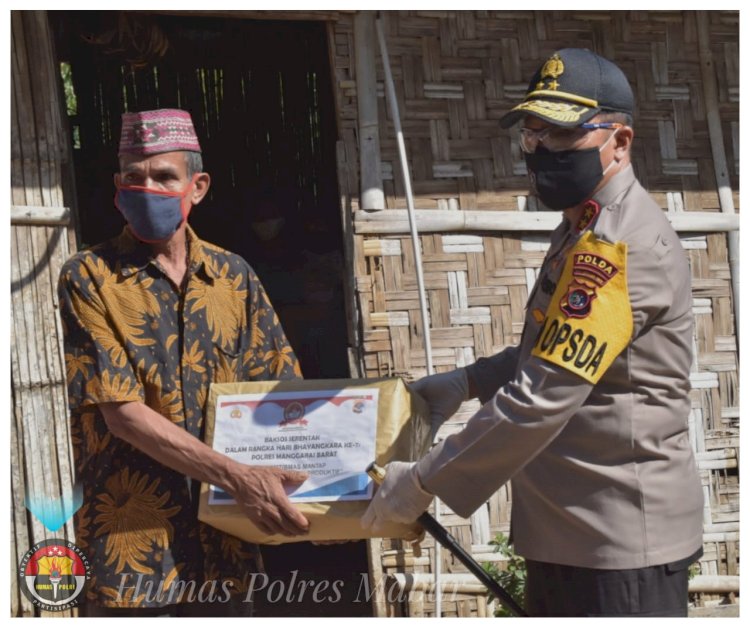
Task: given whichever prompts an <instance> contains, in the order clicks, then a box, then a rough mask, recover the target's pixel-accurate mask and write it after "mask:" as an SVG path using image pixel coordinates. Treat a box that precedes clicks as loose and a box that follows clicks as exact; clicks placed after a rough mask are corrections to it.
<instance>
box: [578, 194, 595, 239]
mask: <svg viewBox="0 0 750 628" xmlns="http://www.w3.org/2000/svg"><path fill="white" fill-rule="evenodd" d="M600 211H601V207H600V206H599V203H597V202H596V201H586V204H585V205H584V206H583V214H582V215H581V218H580V220H579V221H578V223H577V224H576V231H578V233H581V232H582V231H583V230H585V229H588V228H589V227H590V226H591V224H592V223H593V222H594V220H596V217H597V216H598V215H599V212H600Z"/></svg>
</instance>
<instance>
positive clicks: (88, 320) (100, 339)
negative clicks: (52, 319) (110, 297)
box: [58, 258, 145, 410]
mask: <svg viewBox="0 0 750 628" xmlns="http://www.w3.org/2000/svg"><path fill="white" fill-rule="evenodd" d="M58 299H59V301H60V318H61V320H62V324H63V338H64V352H65V370H66V377H67V382H68V398H69V405H70V409H71V410H76V409H79V408H83V407H85V406H92V405H96V404H99V403H105V402H126V401H141V402H142V401H144V399H145V397H144V393H143V388H142V387H141V385H140V384H139V383H138V380H137V378H136V376H135V373H134V371H133V368H132V366H131V365H130V362H129V361H128V358H127V354H126V352H125V347H124V346H123V344H122V342H121V341H120V340H119V339H118V337H117V334H116V333H115V331H114V330H113V328H112V325H111V324H110V319H109V317H108V315H107V312H106V309H105V307H104V304H103V303H102V301H101V298H100V297H99V294H98V292H97V291H96V288H95V287H94V284H93V282H92V281H91V279H90V277H89V275H88V271H87V269H86V266H85V264H83V262H81V261H80V260H79V259H77V258H74V259H73V260H70V261H69V262H68V263H66V264H65V266H63V269H62V271H61V273H60V279H59V281H58Z"/></svg>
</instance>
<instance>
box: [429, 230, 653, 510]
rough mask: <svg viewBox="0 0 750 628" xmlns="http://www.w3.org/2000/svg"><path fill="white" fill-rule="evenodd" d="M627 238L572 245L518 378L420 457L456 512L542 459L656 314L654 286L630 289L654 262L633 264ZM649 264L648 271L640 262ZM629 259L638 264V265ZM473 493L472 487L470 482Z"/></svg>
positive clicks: (588, 238)
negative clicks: (638, 326)
mask: <svg viewBox="0 0 750 628" xmlns="http://www.w3.org/2000/svg"><path fill="white" fill-rule="evenodd" d="M631 257H632V256H628V247H627V245H626V244H624V243H621V242H618V243H609V242H605V241H601V240H598V239H597V238H596V237H595V236H594V234H593V233H591V232H588V233H587V234H586V235H584V236H583V237H582V238H581V239H580V240H579V242H578V243H577V244H576V245H575V246H574V247H573V248H572V249H571V251H570V253H569V254H568V256H567V259H566V262H565V267H564V268H563V271H562V274H561V276H560V280H559V281H558V283H557V287H556V289H555V292H554V294H553V295H552V298H551V299H550V302H549V306H548V308H547V311H546V313H545V314H544V317H543V322H541V323H540V325H539V329H538V332H537V334H536V338H535V340H534V342H533V347H532V349H531V352H530V356H529V357H528V358H527V359H526V360H525V361H524V363H523V365H522V367H521V369H520V372H519V376H518V377H516V378H514V380H513V381H510V382H509V383H508V384H506V385H505V386H503V387H502V388H501V389H500V390H499V391H498V392H497V394H496V395H495V396H494V398H493V399H492V400H491V401H489V402H488V403H485V404H484V406H483V407H482V408H481V410H480V411H479V412H478V413H477V414H476V415H475V416H474V417H473V418H472V419H471V420H470V421H469V422H468V423H467V425H466V427H465V429H464V430H463V431H461V432H459V433H457V434H454V435H452V436H450V437H449V438H447V439H446V440H445V441H443V442H442V443H440V444H438V445H437V446H436V447H435V448H434V449H433V450H432V451H431V452H430V453H429V454H428V455H427V456H426V457H425V458H423V459H422V460H421V461H420V462H419V466H418V472H419V475H420V478H421V479H422V482H423V484H424V485H425V488H427V489H428V490H429V491H431V492H434V493H435V494H437V495H438V496H440V497H441V498H442V499H443V500H444V501H445V502H446V503H447V504H448V505H449V506H450V507H451V508H453V509H454V511H455V512H457V513H458V514H460V515H462V516H468V515H470V514H471V513H472V512H473V511H474V510H475V509H476V508H477V507H478V506H479V505H481V504H482V503H483V502H484V501H485V500H487V499H488V498H489V497H490V496H491V495H492V493H493V492H494V491H495V490H497V489H498V488H499V487H500V486H502V485H503V484H504V483H505V482H507V481H508V480H509V479H510V478H511V477H512V476H513V475H514V474H515V473H517V472H518V471H519V470H520V469H522V468H523V467H524V466H525V465H526V464H528V463H529V462H530V461H531V460H533V459H534V458H535V457H536V456H537V455H538V454H539V453H540V452H541V451H542V450H543V449H544V448H545V447H546V446H547V445H548V444H549V443H550V442H551V441H552V440H553V439H554V438H555V437H556V436H557V435H558V434H559V433H560V431H561V430H562V429H563V428H564V427H565V425H566V423H567V422H568V421H569V420H570V418H571V417H572V416H573V415H574V414H575V413H576V412H577V411H578V409H579V408H580V407H581V406H582V405H583V403H584V402H585V401H586V398H587V397H588V396H589V394H590V393H591V390H592V388H593V386H594V385H596V383H597V382H598V381H599V380H600V379H601V377H602V376H603V375H604V373H606V371H607V369H608V368H609V367H610V365H611V364H612V362H613V361H614V360H615V359H616V358H617V356H618V355H619V354H620V353H621V352H622V351H623V350H624V349H625V348H626V347H627V345H628V344H629V343H630V341H631V339H632V337H633V333H634V330H635V326H634V322H633V321H634V318H636V317H635V316H634V315H633V310H632V305H631V299H632V298H634V297H637V304H636V305H637V307H638V308H640V309H642V308H644V307H646V303H645V300H647V299H652V300H653V301H654V304H652V305H650V306H648V308H647V309H648V310H649V311H648V312H647V313H646V314H643V315H642V314H641V313H640V312H638V314H637V316H638V320H639V321H648V320H652V319H653V317H654V315H655V312H654V311H653V310H654V309H658V306H657V305H656V301H658V300H660V299H663V298H664V297H663V296H658V297H657V296H650V297H649V296H647V295H646V293H647V292H649V291H651V290H653V289H654V286H652V285H651V284H648V285H647V286H645V287H644V289H643V290H639V292H638V295H635V294H631V293H632V292H633V288H632V286H633V285H635V284H637V283H638V282H637V281H630V282H628V276H629V273H631V272H635V273H636V274H637V275H639V276H640V275H641V274H643V273H644V272H645V271H646V267H645V262H641V261H640V257H639V261H638V264H635V266H636V268H633V267H632V266H633V263H631V262H630V260H631ZM642 264H643V265H644V267H641V265H642ZM629 265H630V266H631V267H630V268H629ZM469 486H470V487H471V490H467V487H469Z"/></svg>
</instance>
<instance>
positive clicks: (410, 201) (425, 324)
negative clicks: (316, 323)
mask: <svg viewBox="0 0 750 628" xmlns="http://www.w3.org/2000/svg"><path fill="white" fill-rule="evenodd" d="M375 28H376V31H377V35H378V43H379V44H380V56H381V57H382V61H383V74H384V76H385V92H386V97H387V98H388V103H389V105H390V108H391V115H392V118H393V126H394V129H395V131H396V142H397V144H398V154H399V161H400V163H401V175H402V177H403V179H404V191H405V193H406V205H407V209H408V212H407V214H408V217H409V231H410V233H411V242H412V247H413V249H414V266H415V268H416V273H417V292H418V294H419V310H420V313H421V315H422V336H423V338H424V351H425V362H426V367H427V374H428V375H432V374H433V373H434V372H435V368H434V366H433V363H432V341H431V338H430V319H429V315H428V313H427V295H426V293H425V287H424V272H423V269H422V252H421V248H420V242H419V234H418V232H417V221H416V218H415V215H414V213H415V212H414V195H413V193H412V188H411V175H410V174H409V162H408V160H407V156H406V143H405V142H404V134H403V131H402V130H401V116H400V114H399V110H398V100H397V99H396V88H395V85H394V82H393V75H392V74H391V63H390V60H389V58H388V46H387V45H386V41H385V35H384V34H383V25H382V23H381V21H380V14H378V17H377V19H376V20H375ZM433 505H434V511H435V519H436V521H440V500H439V499H438V497H437V495H436V496H435V499H434V501H433ZM432 551H433V553H434V556H435V568H434V570H433V574H434V580H435V588H436V590H437V593H436V597H435V615H436V616H437V617H440V616H441V615H442V594H441V589H440V570H441V563H442V553H441V550H440V544H439V543H435V546H434V548H433V550H432Z"/></svg>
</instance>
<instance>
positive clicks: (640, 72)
mask: <svg viewBox="0 0 750 628" xmlns="http://www.w3.org/2000/svg"><path fill="white" fill-rule="evenodd" d="M354 21H355V18H354V17H353V16H346V15H342V16H340V17H339V20H338V21H337V22H336V24H335V29H334V34H333V37H334V51H333V52H334V61H335V72H336V81H337V85H336V88H337V89H336V98H337V104H338V108H339V115H340V140H341V142H340V145H339V168H340V174H339V182H340V185H341V191H342V208H343V211H344V223H345V225H347V228H349V229H351V239H352V242H353V250H352V251H351V256H352V263H353V267H354V278H353V285H352V291H353V294H354V298H353V302H354V305H355V307H354V309H355V310H356V316H353V317H352V320H353V329H352V333H353V334H355V337H356V334H358V333H359V334H361V336H359V337H356V340H355V344H357V345H358V347H359V348H360V349H361V353H360V354H359V355H358V359H359V362H358V365H359V368H360V369H361V371H362V372H363V373H364V374H365V375H366V376H368V377H376V376H385V375H398V376H403V377H405V378H410V379H411V378H418V377H421V376H423V375H424V374H425V372H426V370H425V368H426V367H425V355H424V350H423V336H422V323H421V320H420V314H419V303H418V295H417V290H416V278H415V270H414V256H413V253H412V249H411V244H410V240H409V238H408V237H406V236H405V235H403V234H404V233H405V226H404V225H405V223H404V220H405V216H404V215H403V213H399V212H396V213H393V212H389V211H386V212H371V213H368V212H364V211H361V209H371V208H370V207H367V208H361V207H360V196H359V194H360V189H359V185H358V184H359V181H360V180H361V177H362V175H361V174H360V163H359V161H358V157H359V156H360V155H362V157H363V159H364V158H365V157H366V156H367V155H366V153H367V152H371V150H372V148H371V147H372V145H373V137H371V135H366V133H367V134H372V135H374V139H375V140H377V141H379V152H378V155H377V156H376V160H377V159H379V160H380V162H381V167H380V174H381V175H382V182H383V192H384V199H385V207H386V209H387V210H394V209H403V208H405V207H406V200H405V198H404V190H403V184H402V181H401V178H400V170H399V168H400V166H399V162H398V155H397V149H396V142H395V139H394V132H393V125H392V123H391V121H390V112H389V113H388V114H386V101H385V99H384V97H383V73H382V65H381V63H380V55H379V52H378V51H377V48H374V49H371V51H370V53H371V54H374V56H375V58H376V63H377V93H378V97H377V112H378V113H377V123H376V126H374V125H369V126H366V127H364V126H363V127H362V128H360V127H359V126H358V125H359V124H362V121H358V105H361V103H358V102H357V99H358V98H364V97H365V95H366V89H365V88H364V85H358V83H357V80H358V76H357V68H358V67H359V66H356V65H355V59H356V53H357V38H356V37H355V27H354ZM383 22H384V28H385V33H386V38H387V42H388V46H389V51H390V59H391V65H392V71H393V75H394V80H395V82H396V91H397V94H398V98H399V108H400V111H401V118H402V125H403V130H404V135H405V138H406V144H407V151H408V154H409V159H410V166H411V174H412V178H413V187H414V191H415V196H416V198H415V204H416V207H417V208H420V209H423V210H433V211H431V212H428V211H425V212H424V213H423V216H426V215H430V216H433V217H434V216H438V217H440V218H443V219H444V218H446V216H447V217H449V218H450V219H451V220H452V219H453V217H455V216H456V215H457V214H456V213H457V212H465V217H466V218H471V220H474V219H475V218H477V216H479V217H481V215H482V213H483V212H496V213H497V215H498V216H511V218H515V217H516V215H515V213H514V214H513V215H511V214H500V213H499V212H517V213H518V214H521V215H520V216H518V220H516V221H513V220H506V221H505V222H506V223H507V224H508V225H510V226H509V227H508V228H507V230H493V229H492V228H491V227H486V228H484V229H471V227H470V226H469V227H468V228H467V229H463V228H462V229H461V230H456V229H451V228H450V227H447V228H446V227H441V226H439V223H440V221H437V223H436V222H435V221H434V220H432V219H427V218H424V219H423V220H420V224H421V226H422V227H423V228H424V227H427V229H428V230H429V231H430V232H429V233H422V235H421V248H422V256H423V264H424V274H425V283H426V289H427V296H428V303H429V311H430V317H431V327H432V343H433V352H434V362H435V366H436V369H437V370H438V371H445V370H449V369H452V368H455V367H456V366H462V365H465V364H469V363H471V362H473V361H474V360H476V359H477V358H478V357H480V356H484V355H490V354H492V353H494V352H497V351H499V350H501V349H502V348H503V347H505V346H507V345H509V344H514V343H517V342H518V341H519V339H520V334H521V331H522V324H523V315H524V304H525V302H526V298H527V295H528V293H529V290H530V288H531V286H532V285H533V282H534V281H535V279H536V274H537V272H538V268H539V266H540V265H541V262H542V259H543V257H544V253H545V248H546V244H545V241H546V239H547V236H548V234H547V233H546V231H549V230H550V229H551V228H552V227H551V226H550V225H546V226H545V225H544V224H539V221H538V220H537V218H538V215H537V216H535V215H534V214H526V213H522V212H518V210H523V209H526V208H527V207H526V205H527V201H529V202H533V200H531V199H527V198H526V196H525V194H526V190H527V184H526V179H525V167H524V163H523V160H522V157H521V155H520V152H519V149H518V145H517V140H516V136H515V133H516V131H515V130H508V131H505V130H502V129H500V128H499V126H498V119H499V117H500V116H501V115H502V114H503V113H504V112H505V111H507V110H508V108H509V107H510V106H511V105H512V104H514V103H516V102H518V101H519V100H520V99H522V97H523V94H524V92H525V89H526V85H527V81H528V78H529V77H530V76H531V74H532V73H533V71H534V70H535V69H536V67H537V65H538V64H539V62H540V60H542V59H543V58H545V57H546V56H547V55H549V54H550V53H551V52H553V51H554V50H555V49H558V48H562V47H567V46H578V47H588V48H591V49H593V50H595V51H596V52H598V53H599V54H602V55H603V56H605V57H608V58H610V59H612V60H614V61H615V62H616V63H617V64H618V65H620V67H622V69H623V70H624V71H625V73H626V74H627V75H628V77H629V79H630V81H631V83H632V85H633V86H634V90H635V95H636V102H637V110H636V112H635V120H636V126H635V128H636V140H635V145H634V167H635V170H636V173H637V175H638V177H639V179H640V180H641V182H642V183H643V184H644V186H645V187H646V188H648V189H649V190H650V191H651V193H652V194H653V196H654V197H655V199H656V200H657V202H659V203H660V204H661V206H662V207H663V209H664V210H665V211H668V212H670V214H669V215H670V217H671V218H673V219H674V220H675V221H677V220H679V221H680V222H679V224H680V225H681V227H680V235H681V239H682V242H683V246H684V249H685V253H686V255H687V256H688V258H689V260H690V266H691V271H692V285H693V297H694V300H693V305H694V314H695V321H696V327H695V350H696V351H695V353H696V357H695V363H694V365H693V372H692V375H691V381H692V385H693V391H692V393H691V400H692V412H691V415H690V435H691V439H692V442H693V445H694V447H695V450H696V452H697V458H698V463H699V466H700V471H701V477H702V481H703V486H704V494H705V497H706V508H705V514H704V522H705V535H704V549H705V555H704V557H703V558H702V560H701V574H702V575H735V574H737V573H738V569H739V543H738V542H739V511H738V501H739V484H738V473H737V465H738V446H739V439H738V428H739V407H738V404H739V401H738V353H737V348H738V345H737V337H736V334H735V321H734V315H733V307H732V295H731V277H730V265H729V263H728V252H727V242H728V240H729V241H731V239H732V238H736V232H734V235H732V230H733V229H737V228H738V222H737V221H736V217H733V216H731V215H727V214H722V213H721V211H720V209H721V208H720V195H719V193H718V192H717V181H719V182H721V181H722V180H723V179H722V177H724V178H725V179H726V178H727V177H728V181H727V183H728V185H730V186H731V190H732V192H733V193H732V194H731V195H729V198H728V200H729V207H728V209H729V210H730V211H731V209H732V208H731V204H732V203H733V204H734V206H735V207H736V208H739V198H738V193H737V192H738V187H739V180H738V175H739V139H738V127H739V73H738V65H739V56H738V51H739V32H738V22H739V14H738V13H736V12H710V13H697V12H656V11H654V12H648V11H646V12H632V11H625V12H612V13H610V12H590V11H586V12H579V11H577V12H546V11H543V12H531V11H528V12H527V11H516V12H488V11H472V12H453V11H452V12H445V11H443V12H436V11H431V12H425V11H420V12H385V13H384V17H383ZM358 36H359V35H358ZM360 54H361V51H360ZM702 64H707V66H706V67H708V68H709V69H710V73H708V74H707V73H706V72H705V70H704V71H703V72H702ZM360 71H361V70H360ZM364 80H365V78H363V81H364ZM711 82H715V84H714V85H711ZM712 87H713V88H714V94H713V96H712V93H711V88H712ZM711 115H714V116H715V119H716V120H718V121H719V122H720V125H719V126H718V129H719V131H718V134H717V133H712V129H711V128H710V126H711V125H710V118H711ZM365 142H367V148H366V147H365V146H364V144H365ZM369 158H371V156H370V157H369ZM723 161H726V168H724V167H723ZM366 174H367V173H366ZM370 175H371V173H369V174H368V178H369V179H370V180H371V179H372V177H371V176H370ZM726 200H727V199H726V197H725V198H724V199H723V202H724V205H725V207H724V208H725V210H726V209H727V203H726V202H725V201H726ZM711 218H714V219H715V223H711ZM706 219H707V220H708V222H701V221H705V220H706ZM443 222H444V220H443ZM454 222H455V220H454ZM485 222H486V221H485ZM471 224H476V223H471ZM436 225H437V226H436ZM706 225H713V226H706ZM735 242H736V240H735ZM475 409H476V405H475V406H471V405H470V404H464V407H463V408H462V412H461V413H460V415H459V416H457V417H456V418H455V419H454V420H453V421H451V423H450V424H449V425H447V426H445V427H444V428H443V430H444V431H443V434H444V433H447V432H449V431H450V430H455V429H459V428H460V426H461V425H462V424H463V422H465V420H466V419H467V418H468V417H470V416H471V414H472V412H473V411H474V410H475ZM509 514H510V503H509V490H508V488H507V487H504V488H502V489H501V490H500V491H499V492H498V493H497V494H496V495H494V496H493V497H492V498H491V500H490V501H489V502H488V503H487V505H486V507H485V508H483V509H480V511H479V512H478V513H477V514H476V515H474V516H473V517H472V519H471V521H470V520H465V519H462V518H460V517H458V516H457V515H455V514H453V513H452V512H450V511H449V510H448V509H447V508H446V507H443V508H442V510H441V516H442V520H443V523H444V524H446V525H447V526H449V528H450V530H451V532H452V533H453V535H454V536H455V537H456V538H457V539H459V540H460V541H461V542H462V544H463V545H464V546H465V547H467V548H470V549H471V551H472V552H473V553H474V554H476V555H479V556H481V557H483V558H484V559H487V558H489V557H491V554H488V552H491V549H492V548H491V547H489V546H488V542H489V541H490V540H491V539H492V538H493V537H494V536H495V534H496V533H497V532H500V531H503V532H506V533H507V531H508V527H509ZM434 551H435V548H434V546H433V545H432V544H431V543H430V539H429V538H428V539H427V540H426V542H425V555H424V556H422V557H415V556H414V555H413V554H412V552H411V551H410V550H409V549H408V548H405V547H402V546H401V545H400V544H398V543H393V542H390V541H384V545H383V547H382V548H378V547H375V548H373V552H374V554H375V556H376V558H377V555H378V554H380V557H379V558H380V560H374V561H373V563H374V567H373V568H374V570H375V572H376V575H377V574H378V573H379V570H382V572H383V573H384V574H390V575H391V580H390V582H395V578H401V576H397V574H398V573H402V572H412V571H413V572H417V573H426V572H429V571H431V570H432V569H433V568H434V562H433V559H434V556H433V553H434ZM495 558H497V557H495ZM441 564H442V570H443V573H444V574H447V575H446V579H447V580H448V581H458V580H461V576H460V575H453V574H462V573H463V572H464V569H463V568H462V566H461V565H460V564H456V563H455V562H454V561H453V559H452V557H451V556H449V555H446V553H443V556H442V559H441ZM402 579H403V578H402ZM425 587H427V588H429V587H428V585H425V584H424V583H421V584H420V583H416V582H413V583H411V584H409V585H407V588H411V589H412V590H413V591H419V592H415V593H412V594H411V595H410V597H409V601H408V602H404V603H400V602H399V601H398V600H396V601H395V602H389V601H388V600H381V605H382V607H381V608H380V609H378V610H379V612H385V613H388V614H395V615H401V614H409V615H431V614H433V613H434V603H433V601H432V597H431V595H427V596H426V597H425V592H424V589H425ZM459 590H460V591H463V592H464V593H462V594H460V595H453V596H450V595H448V594H447V593H446V597H445V601H444V604H443V612H444V614H445V615H458V616H463V615H477V614H478V615H484V614H487V613H489V612H491V610H492V609H491V608H488V607H487V604H486V602H485V601H484V598H483V597H482V596H477V595H476V594H475V593H474V592H473V590H472V586H471V585H465V586H463V587H462V588H461V587H459ZM720 598H721V596H707V595H702V596H700V599H699V603H704V602H705V603H709V602H715V601H717V600H718V599H720Z"/></svg>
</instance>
